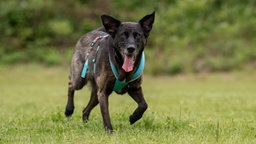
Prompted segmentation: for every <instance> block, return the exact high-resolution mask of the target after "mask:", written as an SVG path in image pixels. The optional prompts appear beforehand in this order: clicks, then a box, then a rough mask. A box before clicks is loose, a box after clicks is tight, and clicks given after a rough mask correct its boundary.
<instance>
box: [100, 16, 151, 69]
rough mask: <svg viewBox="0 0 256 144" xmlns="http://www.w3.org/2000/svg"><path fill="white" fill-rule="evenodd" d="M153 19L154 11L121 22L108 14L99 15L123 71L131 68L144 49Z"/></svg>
mask: <svg viewBox="0 0 256 144" xmlns="http://www.w3.org/2000/svg"><path fill="white" fill-rule="evenodd" d="M154 19H155V12H153V13H152V14H149V15H146V16H144V17H143V18H142V19H141V20H140V21H139V22H121V21H119V20H117V19H115V18H113V17H111V16H108V15H102V16H101V20H102V24H103V26H104V28H105V30H106V32H107V33H108V34H109V35H111V37H112V38H113V41H114V45H115V50H116V51H117V52H118V53H119V55H120V56H121V57H122V59H123V65H122V68H123V70H124V71H125V72H130V71H132V70H133V67H134V63H135V61H136V58H137V57H138V55H139V54H141V53H142V51H143V50H144V47H145V45H146V42H147V38H148V36H149V33H150V31H151V29H152V27H153V23H154Z"/></svg>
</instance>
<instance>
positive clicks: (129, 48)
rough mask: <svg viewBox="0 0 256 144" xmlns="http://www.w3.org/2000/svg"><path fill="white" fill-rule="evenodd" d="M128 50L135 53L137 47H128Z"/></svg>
mask: <svg viewBox="0 0 256 144" xmlns="http://www.w3.org/2000/svg"><path fill="white" fill-rule="evenodd" d="M127 51H128V53H133V52H134V51H135V47H128V48H127Z"/></svg>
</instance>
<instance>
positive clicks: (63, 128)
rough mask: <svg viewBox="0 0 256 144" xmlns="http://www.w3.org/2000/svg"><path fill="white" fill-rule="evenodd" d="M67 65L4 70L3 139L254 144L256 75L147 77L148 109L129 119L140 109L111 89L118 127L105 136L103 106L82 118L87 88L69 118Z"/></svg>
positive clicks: (0, 89) (0, 94) (0, 90)
mask: <svg viewBox="0 0 256 144" xmlns="http://www.w3.org/2000/svg"><path fill="white" fill-rule="evenodd" d="M68 72H69V68H68V67H51V68H49V67H44V66H37V65H26V66H25V65H18V66H1V67H0V143H36V144H38V143H47V144H49V143H53V144H55V143H60V144H63V143H74V144H79V143H86V144H87V143H116V144H120V143H124V144H126V143H131V144H134V143H138V144H144V143H145V144H146V143H147V144H150V143H157V144H158V143H159V144H160V143H181V144H184V143H195V144H198V143H217V142H218V143H256V95H255V94H256V73H255V72H253V71H251V72H248V71H247V72H233V73H231V74H227V73H224V74H223V73H222V74H201V75H181V76H175V77H167V76H165V77H151V76H145V77H144V83H143V88H144V94H145V97H146V100H147V102H148V106H149V108H148V110H147V111H146V113H145V114H144V116H143V117H142V119H141V120H140V121H138V122H137V123H135V124H134V125H132V126H131V125H130V124H129V121H128V119H129V115H130V114H131V113H132V112H133V110H134V109H135V108H136V107H137V105H136V104H135V102H134V101H133V100H132V99H131V98H130V97H129V96H128V95H123V96H119V95H116V94H112V95H111V97H110V114H111V120H112V125H113V127H114V129H115V132H114V133H113V134H112V135H111V134H107V133H105V131H104V130H103V124H102V119H101V114H100V111H99V107H96V108H95V109H94V111H92V114H91V117H90V121H89V122H88V123H86V124H85V123H83V122H82V119H81V111H82V109H83V107H84V106H86V104H87V102H88V98H89V93H88V91H89V90H88V88H84V89H83V90H81V91H77V92H76V94H75V96H76V97H75V106H76V108H75V112H74V115H73V117H72V118H71V119H70V120H69V121H67V120H66V119H65V117H64V114H63V113H64V109H65V104H66V99H67V83H68Z"/></svg>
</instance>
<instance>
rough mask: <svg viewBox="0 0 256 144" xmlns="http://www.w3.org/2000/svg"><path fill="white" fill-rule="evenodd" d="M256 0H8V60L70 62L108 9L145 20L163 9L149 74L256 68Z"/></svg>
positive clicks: (1, 25)
mask: <svg viewBox="0 0 256 144" xmlns="http://www.w3.org/2000/svg"><path fill="white" fill-rule="evenodd" d="M255 9H256V2H255V0H161V1H160V0H147V1H140V0H128V1H119V0H104V1H101V0H93V1H88V0H73V1H71V0H1V1H0V64H1V65H12V64H24V63H25V64H27V63H36V64H44V65H69V63H70V59H71V56H72V52H73V49H74V46H75V44H76V41H77V40H78V39H79V38H80V37H81V36H82V35H83V34H84V33H86V32H88V31H91V30H93V29H95V28H97V27H100V26H101V22H100V18H99V17H100V15H101V14H110V15H112V16H114V17H116V18H118V19H120V20H122V21H138V20H139V19H141V18H142V17H143V16H144V15H146V14H149V13H151V12H152V11H154V10H155V11H156V19H155V24H154V27H153V31H152V33H151V35H150V39H149V43H148V45H147V48H146V56H147V65H146V70H145V71H146V73H148V74H153V75H169V74H172V75H173V74H179V73H201V72H223V71H225V72H226V71H236V70H244V69H255V68H256V48H255V47H256V10H255Z"/></svg>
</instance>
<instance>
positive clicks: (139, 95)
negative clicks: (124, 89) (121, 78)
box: [128, 87, 148, 124]
mask: <svg viewBox="0 0 256 144" xmlns="http://www.w3.org/2000/svg"><path fill="white" fill-rule="evenodd" d="M128 94H129V95H130V96H131V97H132V98H133V99H134V100H135V101H136V103H137V104H138V107H137V109H135V111H134V112H133V114H132V115H131V116H130V124H134V123H135V122H136V121H137V120H139V119H140V118H141V117H142V115H143V113H144V112H145V111H146V110H147V108H148V105H147V103H146V101H145V99H144V96H143V92H142V88H141V87H138V88H129V90H128Z"/></svg>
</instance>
